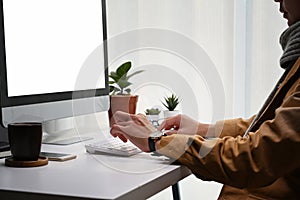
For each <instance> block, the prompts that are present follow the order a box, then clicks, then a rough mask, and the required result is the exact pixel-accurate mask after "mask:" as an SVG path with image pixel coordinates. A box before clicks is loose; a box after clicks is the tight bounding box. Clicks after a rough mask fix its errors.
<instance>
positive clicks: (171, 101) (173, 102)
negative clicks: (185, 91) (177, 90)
mask: <svg viewBox="0 0 300 200" xmlns="http://www.w3.org/2000/svg"><path fill="white" fill-rule="evenodd" d="M164 101H165V102H162V104H163V105H164V106H165V107H166V108H167V109H168V110H169V111H174V110H175V108H176V107H177V105H178V104H179V97H177V96H176V95H175V94H172V95H171V96H169V97H164Z"/></svg>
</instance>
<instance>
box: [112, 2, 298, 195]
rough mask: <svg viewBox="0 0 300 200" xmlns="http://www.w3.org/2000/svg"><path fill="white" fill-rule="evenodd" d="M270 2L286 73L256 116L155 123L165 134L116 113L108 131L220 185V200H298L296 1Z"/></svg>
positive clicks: (138, 117) (180, 118)
mask: <svg viewBox="0 0 300 200" xmlns="http://www.w3.org/2000/svg"><path fill="white" fill-rule="evenodd" d="M275 2H278V3H280V12H282V13H283V17H284V18H286V19H287V23H288V25H289V28H288V29H287V30H285V31H284V32H283V34H282V35H281V38H280V43H281V45H282V48H283V50H284V52H283V55H282V57H281V59H280V65H281V67H282V68H284V69H285V72H284V74H283V75H282V77H281V78H280V80H279V81H278V83H277V84H276V86H275V88H274V90H273V91H272V93H271V94H270V96H269V98H268V100H267V101H266V102H265V104H264V106H263V107H262V108H261V110H260V112H259V113H258V114H257V115H255V116H253V117H251V118H250V119H247V120H244V119H240V118H238V119H231V120H224V121H220V122H217V123H216V124H214V125H208V124H202V123H199V122H197V121H195V120H193V119H190V118H189V117H187V116H185V115H178V116H175V117H173V118H169V119H167V120H165V121H164V122H163V123H162V125H161V126H160V127H159V130H164V129H166V130H168V129H171V128H173V129H174V130H172V131H169V132H168V135H167V136H165V135H162V134H160V132H157V131H155V129H154V128H153V127H152V126H151V124H150V123H149V122H148V121H147V119H146V118H145V116H143V115H141V114H138V115H129V114H126V113H122V112H119V113H117V114H116V117H117V118H118V120H117V124H115V125H114V126H113V127H112V129H111V134H112V135H113V136H115V137H116V136H119V137H120V138H122V139H123V141H126V140H127V139H129V140H130V141H131V142H132V143H134V144H135V145H136V146H138V147H139V148H140V149H141V150H143V151H145V152H151V151H157V152H158V153H160V154H162V155H165V156H168V157H170V158H172V159H174V160H176V161H178V162H179V163H181V164H183V165H186V166H187V167H189V169H191V171H192V172H193V173H194V174H195V175H196V176H197V177H198V178H201V179H203V180H213V181H217V182H220V183H223V184H224V187H223V189H222V192H221V194H220V197H219V199H300V190H299V188H300V153H299V152H300V78H299V77H300V58H299V56H300V1H299V0H275Z"/></svg>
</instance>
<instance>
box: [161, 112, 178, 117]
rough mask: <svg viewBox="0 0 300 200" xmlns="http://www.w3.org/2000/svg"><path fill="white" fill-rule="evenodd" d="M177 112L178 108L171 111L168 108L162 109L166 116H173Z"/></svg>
mask: <svg viewBox="0 0 300 200" xmlns="http://www.w3.org/2000/svg"><path fill="white" fill-rule="evenodd" d="M178 114H179V110H173V111H169V110H164V117H165V118H168V117H173V116H176V115H178Z"/></svg>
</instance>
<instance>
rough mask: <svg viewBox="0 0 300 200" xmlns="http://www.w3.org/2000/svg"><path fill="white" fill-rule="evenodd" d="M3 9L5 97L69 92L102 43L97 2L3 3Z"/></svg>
mask: <svg viewBox="0 0 300 200" xmlns="http://www.w3.org/2000/svg"><path fill="white" fill-rule="evenodd" d="M32 8H36V9H32ZM3 9H4V16H5V17H4V25H5V46H6V64H7V84H8V96H9V97H12V96H20V95H32V94H44V93H54V92H65V91H73V90H74V88H75V83H76V78H77V76H78V74H79V72H80V69H81V67H82V65H83V63H84V61H85V60H86V59H87V57H88V56H89V55H90V54H91V52H93V51H94V50H95V48H96V47H97V46H99V45H101V43H102V41H103V33H102V29H101V28H99V27H100V26H99V25H101V24H102V12H101V1H99V0H6V1H4V2H3ZM97 24H99V25H97ZM100 67H101V66H99V70H104V69H101V68H100ZM102 67H104V66H102ZM99 80H100V81H99V82H98V85H97V86H95V87H97V88H105V82H104V80H105V79H104V78H102V79H99ZM95 87H94V88H95ZM94 88H81V89H83V90H84V89H94Z"/></svg>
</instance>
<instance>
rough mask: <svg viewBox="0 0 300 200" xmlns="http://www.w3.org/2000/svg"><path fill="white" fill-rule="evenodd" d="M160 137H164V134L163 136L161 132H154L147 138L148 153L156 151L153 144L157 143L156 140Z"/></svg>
mask: <svg viewBox="0 0 300 200" xmlns="http://www.w3.org/2000/svg"><path fill="white" fill-rule="evenodd" d="M162 136H166V134H164V133H163V132H161V131H154V132H152V133H151V134H150V135H149V137H148V144H149V149H150V152H154V151H156V149H155V142H157V141H158V140H160V139H161V137H162Z"/></svg>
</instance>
